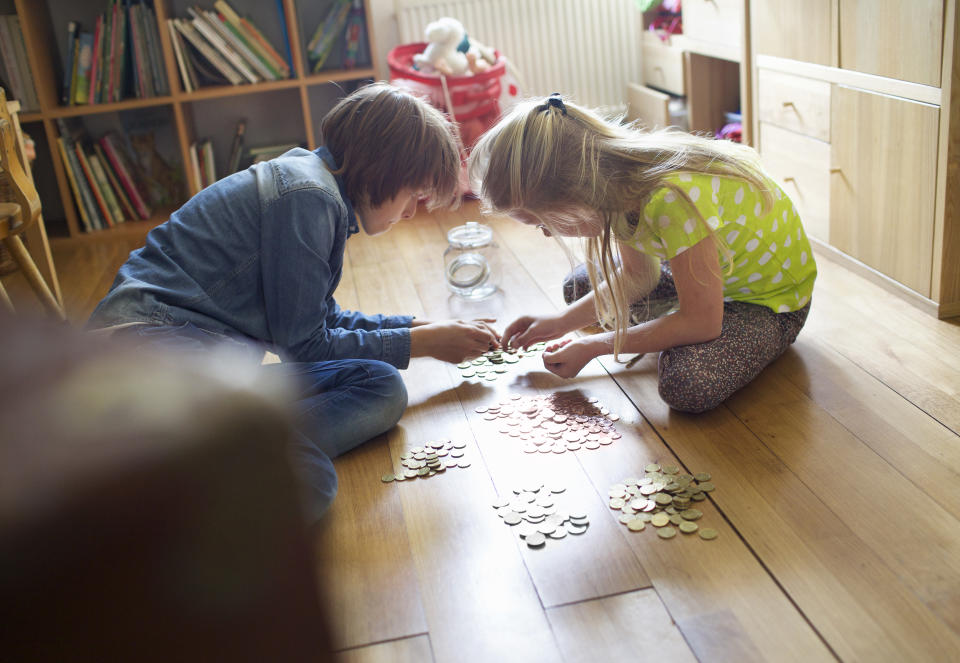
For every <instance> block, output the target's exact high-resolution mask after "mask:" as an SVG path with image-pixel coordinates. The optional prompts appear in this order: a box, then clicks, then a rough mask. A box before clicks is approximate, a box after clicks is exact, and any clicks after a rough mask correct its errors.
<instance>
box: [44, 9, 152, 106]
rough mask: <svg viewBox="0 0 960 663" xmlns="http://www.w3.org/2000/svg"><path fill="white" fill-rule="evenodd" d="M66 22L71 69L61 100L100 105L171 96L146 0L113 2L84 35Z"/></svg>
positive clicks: (66, 73) (66, 69)
mask: <svg viewBox="0 0 960 663" xmlns="http://www.w3.org/2000/svg"><path fill="white" fill-rule="evenodd" d="M80 28H81V26H80V24H79V23H78V22H76V21H70V22H69V23H68V24H67V66H66V67H64V75H63V85H62V92H61V99H60V102H61V103H62V104H63V105H65V106H66V105H70V106H73V105H80V104H101V103H110V102H113V101H121V100H123V99H126V98H129V97H135V98H138V99H145V98H149V97H156V96H163V95H166V94H169V93H170V88H169V86H168V84H167V75H166V69H165V67H164V65H163V55H162V52H161V48H160V33H159V28H158V25H157V15H156V13H155V12H154V9H153V7H152V6H151V5H150V4H148V2H147V0H137V1H136V2H134V1H133V0H109V1H108V4H107V8H106V9H105V10H104V12H103V13H101V14H100V15H99V16H98V17H97V19H96V22H95V23H94V26H93V30H92V31H84V30H81V29H80Z"/></svg>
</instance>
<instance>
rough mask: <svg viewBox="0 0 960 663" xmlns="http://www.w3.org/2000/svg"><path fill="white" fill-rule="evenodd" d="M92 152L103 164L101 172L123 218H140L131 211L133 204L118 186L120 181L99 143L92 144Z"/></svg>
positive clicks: (134, 211)
mask: <svg viewBox="0 0 960 663" xmlns="http://www.w3.org/2000/svg"><path fill="white" fill-rule="evenodd" d="M93 151H94V153H95V154H96V155H97V158H98V159H99V160H100V163H101V164H103V172H104V174H105V175H106V176H107V181H109V182H110V188H111V189H113V195H114V196H115V197H116V199H117V202H119V203H120V207H121V208H123V216H124V218H126V219H129V220H131V221H133V220H136V219H138V218H140V217H139V215H138V214H137V211H136V210H135V209H133V203H131V202H130V198H128V197H127V194H126V192H125V191H124V190H123V187H122V186H121V185H120V181H119V180H118V179H117V175H116V173H114V172H113V168H111V167H110V161H109V160H108V159H107V153H106V152H104V151H103V147H101V146H100V143H94V144H93Z"/></svg>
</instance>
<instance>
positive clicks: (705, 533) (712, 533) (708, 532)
mask: <svg viewBox="0 0 960 663" xmlns="http://www.w3.org/2000/svg"><path fill="white" fill-rule="evenodd" d="M717 534H718V532H717V530H715V529H713V528H711V527H704V528H703V529H702V530H700V538H701V539H706V540H707V541H710V540H711V539H715V538H717Z"/></svg>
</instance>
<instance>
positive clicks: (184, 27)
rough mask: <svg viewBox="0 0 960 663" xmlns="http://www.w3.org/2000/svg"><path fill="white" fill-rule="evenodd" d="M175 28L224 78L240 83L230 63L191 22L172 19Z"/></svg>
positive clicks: (238, 75) (236, 83)
mask: <svg viewBox="0 0 960 663" xmlns="http://www.w3.org/2000/svg"><path fill="white" fill-rule="evenodd" d="M172 20H173V22H174V25H175V26H176V28H177V30H179V31H180V33H181V34H182V35H183V36H184V37H185V38H186V40H187V41H188V42H190V44H191V45H192V46H193V47H194V48H195V49H196V50H197V51H199V52H200V53H201V54H202V55H203V57H204V58H206V59H207V61H208V62H209V63H210V64H212V65H213V66H214V67H216V69H217V71H218V72H220V74H222V75H223V77H224V78H226V79H227V80H228V81H229V82H230V84H232V85H240V84H241V83H242V82H243V78H242V77H241V76H240V74H238V73H237V72H236V71H235V70H234V69H233V67H231V66H230V64H229V63H228V62H227V61H226V60H224V59H223V58H222V57H220V55H219V54H218V53H217V51H216V49H214V48H213V46H211V45H210V44H209V43H208V42H207V41H206V40H205V39H204V38H203V36H201V34H200V33H199V32H198V31H197V30H196V28H195V27H194V25H193V23H191V22H190V21H188V20H186V19H183V18H176V19H172Z"/></svg>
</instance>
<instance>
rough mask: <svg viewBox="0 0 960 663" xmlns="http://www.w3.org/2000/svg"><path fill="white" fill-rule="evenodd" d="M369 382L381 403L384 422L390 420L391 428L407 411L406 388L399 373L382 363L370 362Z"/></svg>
mask: <svg viewBox="0 0 960 663" xmlns="http://www.w3.org/2000/svg"><path fill="white" fill-rule="evenodd" d="M370 373H371V380H373V381H374V382H375V386H372V388H374V389H375V391H376V392H377V394H378V395H379V396H380V399H381V401H382V403H381V404H382V407H383V413H384V419H385V420H392V421H393V423H392V424H391V426H392V425H393V424H395V423H397V422H398V421H400V417H401V416H402V415H403V412H404V410H406V409H407V386H406V385H405V384H404V383H403V377H402V376H401V375H400V371H398V370H397V369H396V368H394V367H393V366H391V365H390V364H387V363H385V362H382V361H374V362H371V367H370Z"/></svg>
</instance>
